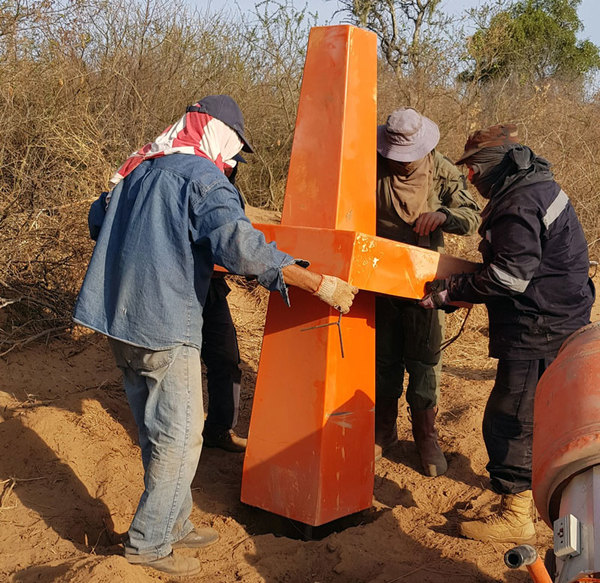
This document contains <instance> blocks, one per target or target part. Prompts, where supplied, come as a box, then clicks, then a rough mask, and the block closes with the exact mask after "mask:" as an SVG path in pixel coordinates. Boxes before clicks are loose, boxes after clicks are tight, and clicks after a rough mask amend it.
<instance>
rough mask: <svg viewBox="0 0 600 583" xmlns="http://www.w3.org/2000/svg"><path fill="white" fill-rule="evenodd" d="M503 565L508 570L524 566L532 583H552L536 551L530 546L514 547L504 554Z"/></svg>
mask: <svg viewBox="0 0 600 583" xmlns="http://www.w3.org/2000/svg"><path fill="white" fill-rule="evenodd" d="M504 563H505V565H506V566H507V567H508V568H509V569H518V568H519V567H522V566H523V565H525V567H527V571H529V576H530V577H531V580H532V581H533V583H552V579H551V578H550V575H549V574H548V571H546V567H544V563H543V562H542V559H540V557H539V556H538V554H537V551H536V550H535V549H534V548H533V547H532V546H530V545H520V546H518V547H514V548H513V549H510V551H507V552H506V553H505V554H504Z"/></svg>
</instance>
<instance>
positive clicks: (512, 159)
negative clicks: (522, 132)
mask: <svg viewBox="0 0 600 583" xmlns="http://www.w3.org/2000/svg"><path fill="white" fill-rule="evenodd" d="M466 163H467V164H468V165H469V166H470V167H471V168H472V169H473V170H474V174H473V176H472V177H471V182H472V183H473V185H474V186H475V188H477V190H478V191H479V193H480V194H481V196H483V197H484V198H487V199H500V198H502V197H503V196H504V194H506V193H507V192H509V191H510V190H512V189H513V187H516V186H517V185H518V186H526V185H528V184H534V183H536V182H544V181H547V180H554V175H553V174H552V171H551V170H550V162H548V160H546V159H544V158H542V157H540V156H537V155H536V154H535V153H534V152H533V150H531V148H528V147H527V146H523V145H521V144H510V145H504V146H493V147H490V148H483V149H482V150H480V151H479V152H477V153H476V154H473V155H472V156H470V157H469V158H468V159H467V160H466Z"/></svg>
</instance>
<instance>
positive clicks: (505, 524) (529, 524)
mask: <svg viewBox="0 0 600 583" xmlns="http://www.w3.org/2000/svg"><path fill="white" fill-rule="evenodd" d="M532 509H533V496H532V493H531V490H525V492H520V493H519V494H504V495H503V496H502V499H501V501H500V510H499V511H498V512H497V513H496V514H491V515H489V516H486V517H485V518H482V519H481V520H471V521H469V522H463V523H462V524H461V525H460V526H459V531H460V534H461V535H462V536H464V537H466V538H472V539H474V540H480V541H484V542H493V543H513V544H516V545H521V544H531V543H534V542H535V527H534V524H533V520H532V519H531V515H532Z"/></svg>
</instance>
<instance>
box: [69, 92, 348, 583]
mask: <svg viewBox="0 0 600 583" xmlns="http://www.w3.org/2000/svg"><path fill="white" fill-rule="evenodd" d="M242 149H243V150H245V151H249V152H251V151H252V148H251V147H250V145H249V143H248V141H247V139H246V137H245V135H244V122H243V116H242V113H241V111H240V109H239V107H238V106H237V104H236V103H235V101H234V100H233V99H232V98H231V97H228V96H226V95H211V96H208V97H206V98H204V99H202V100H200V101H199V102H198V103H196V104H195V105H193V106H190V107H188V109H187V112H186V114H185V115H184V116H183V117H182V118H181V119H180V120H179V121H178V122H177V123H176V124H174V125H173V126H170V127H169V128H167V129H166V130H165V131H164V132H163V133H162V134H161V135H160V136H159V137H158V138H157V139H156V140H155V141H154V142H152V143H150V144H147V145H146V146H144V147H143V148H141V149H140V150H139V151H138V152H136V153H135V154H133V155H132V156H131V157H130V158H129V159H128V160H127V161H126V162H125V163H124V164H123V166H122V167H121V168H120V169H119V171H118V172H117V173H116V174H115V176H114V177H113V178H112V179H111V181H112V182H113V184H115V187H114V188H113V189H112V190H111V191H110V192H109V193H108V194H107V193H104V194H103V195H102V196H101V197H100V198H99V199H98V200H97V201H96V202H95V203H94V204H93V205H92V208H91V209H90V216H89V224H90V232H91V235H92V237H93V238H95V239H96V240H97V243H96V247H95V249H94V253H93V255H92V258H91V260H90V264H89V267H88V270H87V273H86V276H85V280H84V282H83V286H82V288H81V291H80V293H79V297H78V300H77V304H76V306H75V313H74V319H75V321H76V322H77V323H79V324H82V325H84V326H87V327H89V328H91V329H93V330H96V331H98V332H101V333H102V334H105V335H107V336H108V337H109V341H110V344H111V348H112V350H113V353H114V355H115V359H116V362H117V365H118V366H119V368H120V369H121V370H122V372H123V380H124V386H125V391H126V394H127V399H128V401H129V404H130V406H131V409H132V412H133V415H134V418H135V421H136V423H137V426H138V430H139V439H140V446H141V452H142V462H143V466H144V486H145V489H144V492H143V494H142V496H141V499H140V502H139V505H138V508H137V511H136V513H135V516H134V518H133V522H132V524H131V527H130V529H129V533H128V534H129V537H128V540H127V542H126V544H125V557H126V558H127V560H128V561H129V562H131V563H136V564H141V565H146V566H150V567H153V568H155V569H158V570H160V571H163V572H166V573H169V574H171V575H194V574H196V573H198V572H199V571H200V570H201V563H200V561H199V560H198V559H196V558H191V557H182V556H177V555H174V554H173V552H172V549H174V548H186V547H187V548H200V547H204V546H207V545H209V544H212V543H214V542H215V541H216V540H217V539H218V535H217V533H216V531H214V530H213V529H211V528H202V529H200V528H195V527H194V525H193V524H192V523H191V522H190V520H189V516H190V513H191V509H192V494H191V488H190V486H191V482H192V479H193V477H194V474H195V472H196V468H197V465H198V461H199V458H200V451H201V448H202V428H203V418H204V412H203V404H202V390H201V381H202V377H201V365H200V351H201V347H202V333H201V331H202V322H203V306H204V303H205V300H206V295H207V290H208V287H209V282H210V278H211V275H212V272H213V265H214V264H215V263H218V264H219V265H222V266H223V267H225V268H226V269H227V270H229V271H230V272H231V273H236V274H240V275H251V276H255V277H256V278H257V280H258V282H259V283H260V284H261V285H263V286H264V287H266V288H267V289H269V290H272V291H278V292H279V293H280V294H281V295H282V297H283V299H284V301H285V302H286V303H288V304H289V300H288V294H287V287H286V284H287V285H295V286H298V287H300V288H301V289H304V290H306V291H309V292H311V293H313V294H315V295H317V297H319V298H320V299H322V300H323V301H325V302H326V303H328V304H329V305H331V306H334V307H336V308H337V309H339V310H340V311H342V312H343V313H346V312H347V311H348V310H349V309H350V305H351V304H352V300H353V297H354V294H355V293H356V292H357V291H358V290H357V289H356V288H353V287H352V286H350V285H349V284H348V283H346V282H344V281H342V280H340V279H338V278H335V277H332V276H328V275H323V276H321V275H319V274H317V273H314V272H311V271H309V270H307V269H305V268H304V266H305V265H306V263H305V262H302V261H299V260H296V259H294V258H293V257H291V256H290V255H288V254H286V253H283V252H282V251H279V250H278V249H277V247H276V246H275V244H274V243H269V244H267V243H266V242H265V239H264V236H263V234H262V233H261V232H260V231H257V230H255V229H254V228H253V227H252V225H251V224H250V221H249V220H248V218H247V217H246V216H245V214H244V211H243V206H242V201H241V200H240V195H239V193H238V191H237V190H236V189H235V188H234V187H233V186H232V185H231V184H230V182H229V181H228V179H227V178H226V176H225V174H224V172H225V171H226V169H227V168H231V167H232V166H234V165H235V160H234V157H235V155H236V154H238V153H239V152H240V150H242Z"/></svg>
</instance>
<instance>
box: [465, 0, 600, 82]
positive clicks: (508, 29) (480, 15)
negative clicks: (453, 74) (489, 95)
mask: <svg viewBox="0 0 600 583" xmlns="http://www.w3.org/2000/svg"><path fill="white" fill-rule="evenodd" d="M580 4H581V0H521V1H519V2H506V1H504V2H496V4H494V5H492V4H488V5H486V6H484V7H483V8H480V9H476V10H474V11H472V12H471V16H472V17H473V18H474V20H475V22H476V25H477V27H478V30H477V32H475V34H474V35H473V36H472V37H471V38H470V39H469V42H468V46H467V51H468V57H467V58H468V60H469V61H470V62H471V66H470V68H469V69H468V70H467V71H465V72H463V73H462V74H461V76H460V78H461V80H463V81H477V82H486V81H490V80H493V79H506V78H510V77H513V78H516V79H517V80H518V81H520V82H521V83H523V82H532V81H533V82H540V81H543V80H546V79H550V78H554V79H562V80H574V79H582V78H583V77H584V76H585V75H586V74H587V73H590V72H593V71H595V70H597V69H598V68H599V67H600V55H599V52H598V47H597V46H596V45H594V44H593V43H592V42H590V41H589V40H584V41H578V40H577V33H578V32H579V31H580V30H581V29H582V23H581V21H580V20H579V17H578V15H577V8H578V7H579V5H580Z"/></svg>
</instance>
